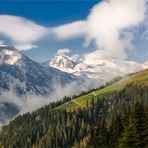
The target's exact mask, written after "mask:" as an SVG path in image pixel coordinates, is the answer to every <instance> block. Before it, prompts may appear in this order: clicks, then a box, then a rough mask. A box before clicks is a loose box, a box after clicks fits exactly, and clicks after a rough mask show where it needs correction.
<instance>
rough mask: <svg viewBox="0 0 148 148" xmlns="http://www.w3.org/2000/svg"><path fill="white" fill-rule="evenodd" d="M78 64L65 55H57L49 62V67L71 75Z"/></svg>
mask: <svg viewBox="0 0 148 148" xmlns="http://www.w3.org/2000/svg"><path fill="white" fill-rule="evenodd" d="M77 64H78V63H77V62H76V61H75V60H74V59H73V58H71V57H69V56H67V55H66V54H64V53H61V54H57V55H55V57H53V58H52V59H51V60H50V61H49V62H48V65H50V66H52V67H54V68H57V69H60V70H62V71H65V70H66V71H68V72H69V73H70V72H73V71H74V68H75V66H76V65H77Z"/></svg>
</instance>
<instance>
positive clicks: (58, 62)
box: [46, 53, 148, 82]
mask: <svg viewBox="0 0 148 148" xmlns="http://www.w3.org/2000/svg"><path fill="white" fill-rule="evenodd" d="M46 65H47V66H50V67H54V68H56V69H59V70H61V71H63V72H67V73H70V74H74V75H76V76H86V77H87V78H90V79H99V80H101V81H103V82H106V81H108V80H110V79H113V78H114V77H117V76H123V75H126V74H129V73H134V72H138V71H141V70H143V69H146V68H148V64H147V62H145V63H143V64H141V63H138V62H134V61H125V60H119V59H109V58H103V57H102V58H97V59H93V60H88V59H86V57H85V56H79V57H76V58H75V57H70V56H68V55H66V54H65V53H60V54H56V55H55V56H54V57H53V58H52V59H51V60H49V61H48V62H46Z"/></svg>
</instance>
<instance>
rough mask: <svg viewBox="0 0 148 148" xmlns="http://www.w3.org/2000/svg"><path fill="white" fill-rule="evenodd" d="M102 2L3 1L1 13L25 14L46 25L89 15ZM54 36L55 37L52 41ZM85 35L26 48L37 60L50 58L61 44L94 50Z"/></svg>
mask: <svg viewBox="0 0 148 148" xmlns="http://www.w3.org/2000/svg"><path fill="white" fill-rule="evenodd" d="M96 3H98V1H95V0H89V1H85V0H81V1H73V0H72V1H67V0H66V1H28V0H27V1H13V0H12V2H10V1H7V0H6V1H1V2H0V14H8V15H15V16H22V17H25V18H27V19H29V20H32V21H35V22H36V23H38V24H40V25H43V26H51V27H52V26H58V25H60V24H65V23H70V22H73V21H76V20H83V19H86V17H87V15H88V13H89V11H90V10H91V8H92V7H93V6H94V5H95V4H96ZM50 40H51V41H50ZM83 40H84V39H83V38H78V39H75V40H68V41H53V40H52V39H45V40H42V41H40V42H39V43H38V44H39V47H38V48H34V49H32V50H28V51H25V52H24V53H25V54H27V55H28V56H29V57H30V58H32V59H34V60H35V61H46V60H47V59H49V58H50V57H52V56H53V54H55V53H56V51H57V50H58V49H60V48H70V49H71V51H72V52H71V54H73V53H74V54H76V53H84V52H86V51H90V50H92V49H91V48H90V49H89V48H88V49H83V47H82V44H83Z"/></svg>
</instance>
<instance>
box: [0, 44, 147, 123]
mask: <svg viewBox="0 0 148 148" xmlns="http://www.w3.org/2000/svg"><path fill="white" fill-rule="evenodd" d="M147 67H148V64H147V62H145V63H144V64H140V63H137V62H134V61H124V60H118V59H105V58H98V59H94V60H93V61H91V62H90V61H89V60H88V59H86V58H85V57H84V56H79V57H77V58H76V57H70V56H68V55H66V54H64V53H61V54H56V55H55V56H54V57H53V58H52V59H51V60H49V61H47V62H45V63H37V62H35V61H33V60H31V59H30V58H28V57H27V56H26V55H24V54H22V53H20V52H19V51H17V50H16V49H14V48H11V47H5V46H1V47H0V122H3V123H4V122H5V121H6V120H8V119H11V118H13V117H14V116H15V115H17V114H18V113H19V112H20V110H21V107H22V106H23V108H27V106H29V105H30V104H31V105H32V104H33V105H34V106H31V108H36V103H35V102H33V101H34V100H35V98H34V99H30V96H29V95H35V96H42V97H46V96H50V94H53V93H55V94H54V97H53V98H54V99H55V100H56V99H57V95H58V98H60V99H62V97H64V96H67V95H74V94H78V93H80V92H81V91H86V90H90V89H94V88H98V87H99V86H101V85H102V84H105V83H106V82H108V81H109V80H111V79H112V78H115V77H117V76H124V75H125V74H128V73H133V72H137V71H141V70H143V69H146V68H147ZM58 86H60V88H59V87H58ZM9 92H11V93H9ZM16 95H17V100H16V99H15V96H16ZM24 96H27V97H26V98H25V97H24ZM28 96H29V97H28ZM50 97H51V96H50ZM28 99H29V101H30V100H31V101H32V103H30V102H29V103H30V104H27V105H26V106H24V104H25V103H26V101H28ZM41 99H43V98H41ZM41 99H39V100H37V101H36V100H35V101H36V102H38V101H39V103H38V104H39V107H40V106H41V105H42V104H44V103H43V102H44V101H43V100H41ZM48 99H49V100H46V103H47V101H50V99H51V98H48ZM40 101H41V102H40ZM18 102H19V103H20V102H21V105H19V106H18ZM27 103H28V102H27ZM29 107H30V106H29ZM25 111H28V110H27V109H25Z"/></svg>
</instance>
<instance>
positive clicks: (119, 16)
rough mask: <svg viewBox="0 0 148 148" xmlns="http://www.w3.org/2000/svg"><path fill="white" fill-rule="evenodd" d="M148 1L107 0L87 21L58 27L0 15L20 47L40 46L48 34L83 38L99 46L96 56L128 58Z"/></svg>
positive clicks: (3, 28) (0, 27) (3, 30)
mask: <svg viewBox="0 0 148 148" xmlns="http://www.w3.org/2000/svg"><path fill="white" fill-rule="evenodd" d="M146 2H147V0H124V1H121V0H103V1H102V2H99V3H98V4H96V5H95V6H94V7H93V8H92V9H91V11H90V13H89V14H88V17H87V18H86V19H84V20H78V21H74V22H71V23H68V24H63V25H60V26H55V27H50V26H49V27H44V26H41V25H38V24H36V23H34V22H32V21H30V20H27V19H25V18H22V17H16V16H10V15H0V20H1V23H0V34H2V35H4V36H5V37H7V38H9V39H10V40H11V44H12V45H13V46H15V47H16V48H17V49H19V50H27V49H31V48H34V47H37V45H36V42H38V41H39V40H40V39H42V38H44V37H45V36H47V37H48V38H49V39H50V38H53V39H54V40H61V41H63V40H69V39H73V38H78V37H83V38H84V46H85V47H88V46H89V44H90V43H91V42H93V43H94V44H95V46H96V48H95V50H96V51H97V52H95V53H97V54H95V55H94V56H96V57H100V56H103V57H111V58H119V59H125V58H127V54H126V50H127V49H130V48H134V47H133V40H134V31H135V29H136V28H137V27H139V26H140V24H141V23H143V22H145V18H146V15H147V14H146V11H147V10H146V9H147V4H146Z"/></svg>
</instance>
